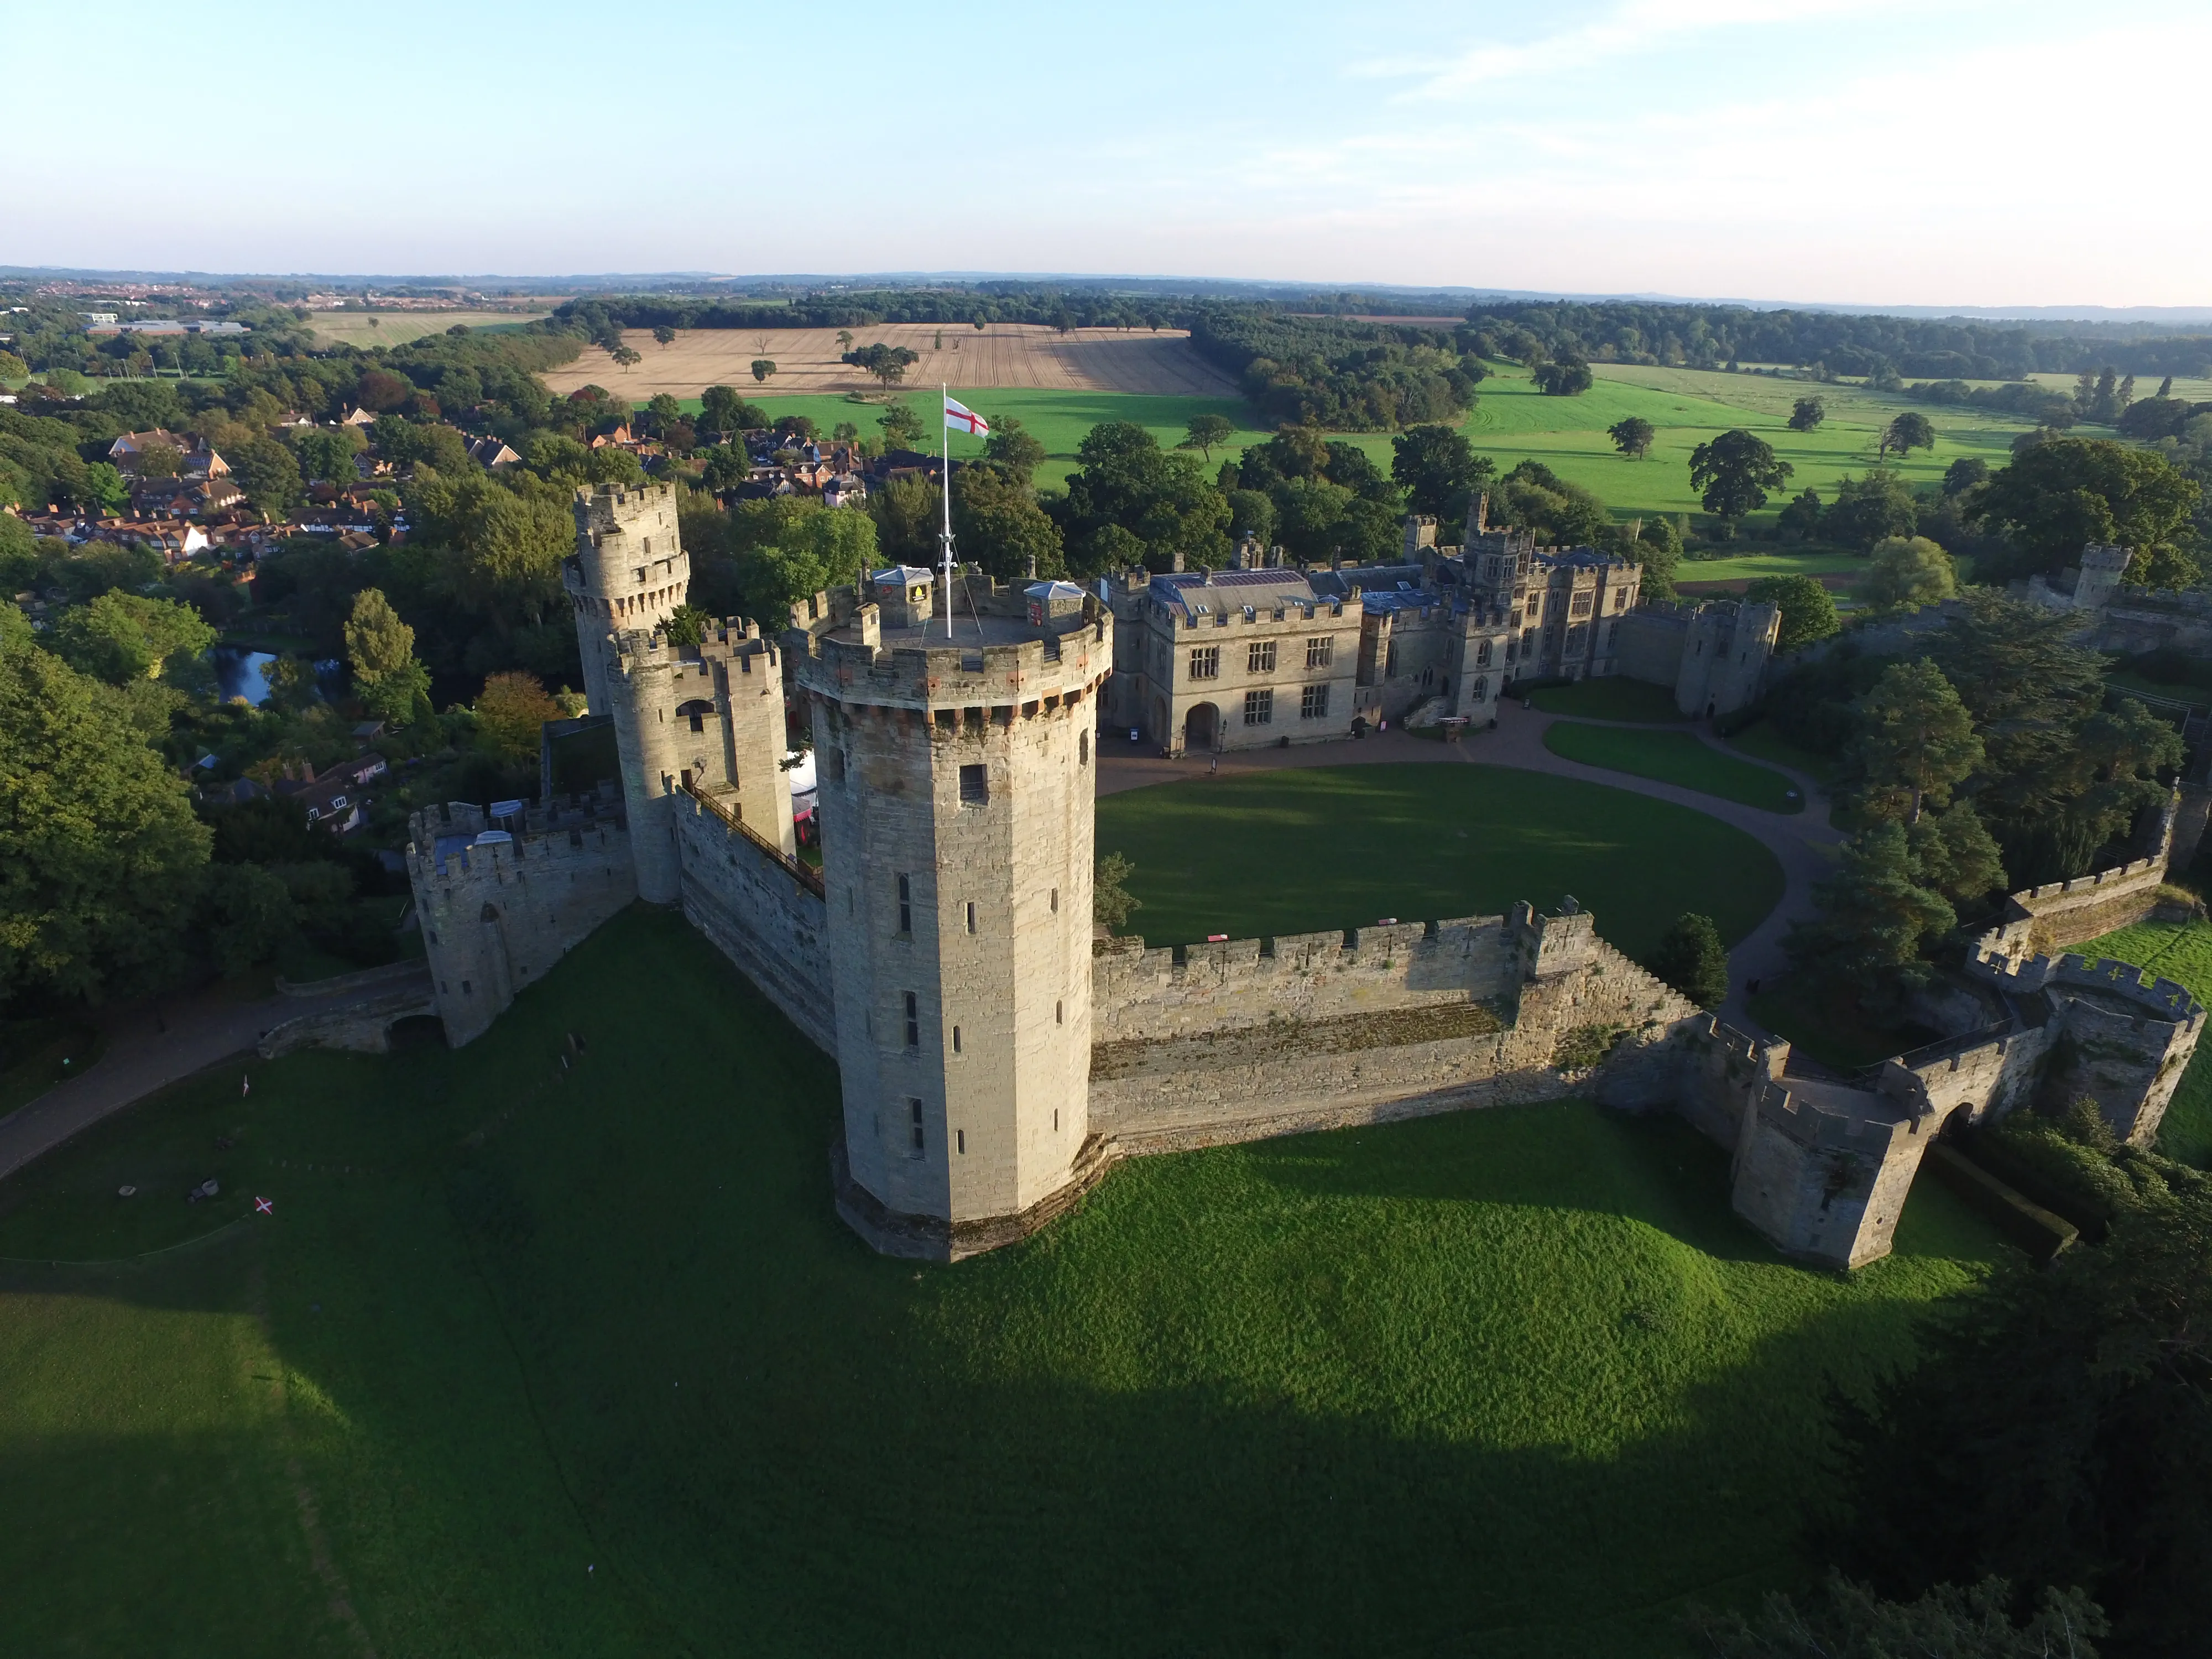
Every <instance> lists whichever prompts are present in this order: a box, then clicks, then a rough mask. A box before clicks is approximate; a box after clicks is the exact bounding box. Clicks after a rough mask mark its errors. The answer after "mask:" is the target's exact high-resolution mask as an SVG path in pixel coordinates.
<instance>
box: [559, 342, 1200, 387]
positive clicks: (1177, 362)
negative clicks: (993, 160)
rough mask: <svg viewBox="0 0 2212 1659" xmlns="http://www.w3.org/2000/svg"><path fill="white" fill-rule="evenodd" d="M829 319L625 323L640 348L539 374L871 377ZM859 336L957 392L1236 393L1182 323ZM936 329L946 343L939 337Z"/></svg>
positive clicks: (630, 380) (704, 382) (856, 382)
mask: <svg viewBox="0 0 2212 1659" xmlns="http://www.w3.org/2000/svg"><path fill="white" fill-rule="evenodd" d="M837 333H838V331H836V329H829V328H781V329H752V328H693V329H682V330H679V331H678V333H677V336H676V339H675V343H673V344H671V345H665V346H664V345H662V344H660V343H659V342H657V341H656V340H654V338H653V334H652V331H650V330H649V329H637V328H633V329H627V330H625V331H623V343H625V344H627V345H629V347H630V349H632V350H634V351H635V352H637V353H638V354H639V355H640V356H642V357H643V358H644V360H645V361H644V362H641V363H640V364H638V365H637V367H636V368H633V369H631V370H629V372H627V373H624V372H623V369H622V368H619V367H618V366H617V364H616V363H615V362H613V360H612V359H611V358H610V357H609V356H607V354H606V353H605V352H604V351H602V350H600V349H599V348H598V347H596V346H587V347H586V348H585V350H584V355H583V356H580V357H579V358H577V359H576V361H575V362H572V363H564V364H562V366H561V367H560V368H555V369H550V370H548V371H547V372H546V374H545V376H544V380H545V384H546V385H547V386H550V387H551V388H552V390H553V391H555V392H561V393H563V394H565V393H568V392H574V391H575V390H576V389H577V388H578V387H579V386H585V385H586V384H592V383H596V384H598V385H599V386H607V387H609V388H611V389H613V390H617V391H621V392H626V393H628V394H629V397H630V398H632V399H633V400H634V401H636V402H643V401H644V400H645V399H646V398H650V397H652V396H653V395H654V394H655V393H657V392H671V393H673V394H674V395H675V396H677V397H678V398H696V397H697V396H698V395H699V393H700V392H702V390H703V389H705V388H706V387H708V386H737V387H738V388H739V389H741V390H750V391H763V390H767V389H768V387H763V386H757V384H756V383H755V381H754V380H753V376H752V367H751V365H752V362H753V360H754V359H755V358H756V357H765V358H767V359H768V360H769V361H770V362H773V363H775V366H776V369H775V378H774V379H773V380H770V381H769V383H768V385H769V387H773V388H774V389H775V391H777V392H781V393H784V394H786V395H787V396H788V395H791V394H793V393H799V392H817V393H818V392H832V393H836V392H856V391H866V390H868V389H870V388H872V387H873V386H875V384H876V382H875V381H874V380H871V379H870V378H869V377H868V376H867V375H866V374H863V373H862V372H861V371H860V370H859V369H857V368H853V367H852V366H851V365H850V364H848V363H844V362H839V361H838V359H839V357H840V356H841V355H842V353H843V351H844V349H845V348H844V347H843V346H842V345H841V344H840V343H838V340H837ZM940 337H941V338H942V339H943V341H944V344H943V345H942V346H941V347H939V345H938V343H937V342H938V340H939V338H940ZM853 343H854V345H856V346H867V345H874V344H877V343H882V344H884V345H896V346H905V347H907V348H908V349H910V350H913V351H915V352H919V353H920V354H921V361H920V362H916V363H915V364H913V365H911V366H910V367H909V368H908V369H907V380H908V383H909V384H913V385H920V386H933V385H935V384H937V383H938V382H939V381H940V380H941V381H943V382H944V383H945V384H946V385H947V386H951V388H952V389H953V390H954V391H955V392H960V391H964V390H967V389H969V388H975V389H976V390H981V389H982V388H985V387H997V386H1003V387H1007V388H1011V389H1016V390H1027V391H1036V392H1138V393H1148V394H1151V395H1153V396H1170V397H1200V398H1233V397H1235V396H1236V395H1237V388H1236V386H1234V385H1232V384H1231V381H1230V380H1229V378H1228V377H1227V376H1226V375H1225V374H1222V373H1221V371H1220V370H1219V369H1218V368H1214V367H1213V366H1212V364H1210V363H1208V362H1206V361H1205V360H1204V359H1202V358H1201V357H1200V356H1199V355H1198V354H1197V353H1196V352H1194V351H1193V350H1192V349H1190V343H1189V336H1188V335H1187V334H1185V333H1184V332H1183V331H1181V330H1180V329H1166V328H1164V329H1161V330H1160V331H1158V333H1154V332H1153V331H1151V330H1149V329H1113V328H1080V329H1076V330H1074V331H1072V332H1070V333H1067V334H1065V335H1063V334H1061V333H1060V331H1058V330H1056V329H1052V328H1048V327H1046V326H1045V325H1042V324H1039V323H994V324H992V325H990V327H988V328H987V329H985V330H983V331H981V332H980V333H979V332H978V331H976V330H975V329H974V328H971V327H969V326H967V325H951V324H948V325H945V326H944V327H942V328H939V327H936V326H934V325H929V324H925V323H883V324H878V325H876V326H874V327H872V328H860V329H855V330H854V331H853Z"/></svg>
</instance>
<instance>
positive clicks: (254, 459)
mask: <svg viewBox="0 0 2212 1659" xmlns="http://www.w3.org/2000/svg"><path fill="white" fill-rule="evenodd" d="M227 459H228V460H229V462H230V473H231V477H232V478H233V479H234V481H235V482H236V483H237V484H238V487H239V488H240V489H242V490H244V491H245V492H246V500H247V501H250V502H252V504H253V510H254V511H255V512H257V513H260V514H261V515H262V516H263V517H264V519H269V520H276V519H281V518H283V517H284V516H285V515H286V514H287V513H290V512H291V510H292V509H293V508H294V507H297V506H298V505H299V504H300V500H301V488H300V466H299V463H298V462H296V461H295V460H294V459H292V452H291V451H290V450H289V449H287V448H285V447H284V446H283V445H282V444H280V443H278V442H277V441H276V440H275V439H274V438H264V437H258V436H257V437H252V438H248V439H246V441H245V442H243V443H239V444H234V445H233V446H232V447H231V451H230V453H229V455H228V457H227Z"/></svg>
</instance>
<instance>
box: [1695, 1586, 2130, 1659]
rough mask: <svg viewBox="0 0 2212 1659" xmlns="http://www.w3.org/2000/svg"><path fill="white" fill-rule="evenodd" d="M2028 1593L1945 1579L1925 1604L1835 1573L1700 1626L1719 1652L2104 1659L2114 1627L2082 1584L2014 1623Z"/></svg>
mask: <svg viewBox="0 0 2212 1659" xmlns="http://www.w3.org/2000/svg"><path fill="white" fill-rule="evenodd" d="M2018 1601H2020V1598H2018V1597H2015V1595H2014V1594H2013V1589H2012V1585H2011V1584H2010V1583H2008V1582H2007V1581H2006V1580H2004V1579H2002V1578H1996V1577H1990V1578H1984V1580H1983V1581H1982V1582H1981V1583H1978V1584H1976V1585H1974V1586H1973V1587H1972V1589H1960V1588H1958V1586H1956V1585H1954V1584H1937V1585H1936V1586H1935V1587H1934V1588H1933V1589H1930V1590H1929V1592H1928V1593H1927V1594H1926V1595H1923V1596H1921V1597H1920V1598H1919V1599H1918V1600H1917V1601H1910V1602H1900V1601H1884V1600H1882V1599H1881V1597H1880V1596H1878V1595H1875V1593H1874V1591H1873V1590H1872V1589H1869V1588H1868V1587H1867V1586H1865V1585H1863V1584H1855V1583H1851V1582H1850V1580H1849V1579H1847V1578H1845V1577H1844V1576H1843V1575H1842V1574H1841V1573H1838V1572H1831V1573H1830V1574H1829V1576H1828V1581H1827V1583H1826V1584H1825V1585H1824V1586H1823V1587H1822V1588H1821V1590H1820V1595H1818V1596H1817V1597H1814V1598H1808V1605H1807V1606H1806V1607H1803V1608H1802V1609H1801V1608H1800V1607H1798V1605H1797V1603H1796V1601H1794V1600H1792V1599H1791V1598H1790V1596H1788V1595H1784V1594H1783V1593H1782V1592H1781V1591H1779V1590H1770V1591H1768V1592H1767V1594H1766V1596H1765V1600H1764V1601H1761V1602H1760V1603H1759V1612H1758V1614H1757V1615H1756V1617H1747V1616H1746V1615H1745V1614H1743V1613H1739V1612H1735V1611H1734V1610H1730V1611H1728V1612H1724V1613H1712V1612H1710V1611H1708V1610H1705V1609H1704V1608H1699V1609H1697V1610H1695V1611H1694V1612H1692V1614H1691V1616H1690V1620H1689V1623H1690V1628H1691V1632H1692V1634H1693V1635H1694V1636H1695V1637H1696V1638H1698V1640H1699V1646H1700V1649H1701V1650H1702V1651H1705V1652H1707V1653H1710V1654H1711V1655H1712V1656H1713V1659H1900V1656H1903V1655H1906V1654H1912V1655H1928V1656H1933V1659H2097V1650H2096V1649H2095V1648H2093V1647H2092V1646H2091V1645H2090V1644H2089V1640H2088V1638H2091V1637H2093V1636H2102V1635H2105V1634H2106V1632H2108V1631H2109V1630H2110V1628H2111V1626H2110V1625H2109V1623H2108V1622H2107V1621H2106V1618H2105V1614H2104V1610H2103V1609H2102V1608H2100V1607H2098V1605H2097V1604H2096V1603H2095V1602H2094V1601H2091V1600H2090V1599H2089V1598H2088V1597H2087V1596H2086V1595H2083V1594H2082V1593H2081V1591H2080V1590H2078V1589H2065V1590H2059V1589H2045V1591H2044V1592H2043V1595H2042V1596H2041V1597H2040V1598H2039V1600H2038V1601H2037V1602H2036V1603H2035V1611H2034V1612H2033V1613H2031V1614H2029V1615H2028V1618H2027V1623H2026V1624H2021V1625H2016V1624H2015V1623H2014V1622H2013V1620H2014V1617H2015V1604H2016V1603H2017V1602H2018Z"/></svg>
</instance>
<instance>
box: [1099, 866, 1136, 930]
mask: <svg viewBox="0 0 2212 1659" xmlns="http://www.w3.org/2000/svg"><path fill="white" fill-rule="evenodd" d="M1136 873H1137V866H1135V865H1133V864H1132V863H1130V862H1129V860H1127V859H1126V858H1124V857H1123V856H1122V855H1121V854H1119V853H1102V854H1099V857H1098V861H1097V864H1096V865H1094V866H1092V872H1091V920H1092V921H1096V922H1099V923H1101V924H1103V926H1104V927H1105V929H1106V931H1107V932H1108V933H1112V932H1113V931H1114V930H1115V928H1117V927H1126V926H1127V923H1128V921H1129V913H1130V912H1131V911H1133V910H1141V909H1143V908H1145V902H1144V900H1142V899H1140V898H1138V897H1137V896H1134V895H1133V894H1132V893H1131V892H1130V891H1129V889H1128V880H1129V878H1130V877H1131V876H1133V875H1134V874H1136Z"/></svg>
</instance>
